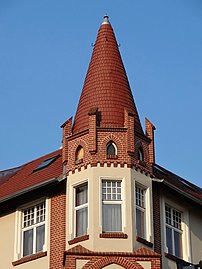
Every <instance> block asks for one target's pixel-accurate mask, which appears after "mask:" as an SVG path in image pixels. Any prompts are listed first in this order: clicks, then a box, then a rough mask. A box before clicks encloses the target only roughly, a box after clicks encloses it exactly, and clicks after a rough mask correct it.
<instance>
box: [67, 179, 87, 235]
mask: <svg viewBox="0 0 202 269" xmlns="http://www.w3.org/2000/svg"><path fill="white" fill-rule="evenodd" d="M85 184H87V195H88V199H87V200H88V202H87V203H85V204H82V205H79V206H77V207H76V189H77V188H79V187H80V186H82V185H85ZM71 189H72V191H71V192H72V194H73V195H72V198H73V201H72V205H73V207H72V209H73V210H72V220H73V238H76V237H79V236H77V234H76V211H77V210H79V209H81V208H85V207H87V210H88V216H87V229H86V234H85V235H87V234H88V229H89V181H88V180H83V181H80V182H78V183H76V184H74V185H72V186H71ZM70 212H71V211H70ZM70 230H71V234H72V228H71V227H70ZM80 236H82V235H80Z"/></svg>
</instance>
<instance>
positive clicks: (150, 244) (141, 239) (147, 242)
mask: <svg viewBox="0 0 202 269" xmlns="http://www.w3.org/2000/svg"><path fill="white" fill-rule="evenodd" d="M136 241H138V242H140V243H142V244H144V245H146V246H147V247H150V248H152V247H153V243H151V242H149V241H147V240H146V239H144V238H142V237H139V236H136Z"/></svg>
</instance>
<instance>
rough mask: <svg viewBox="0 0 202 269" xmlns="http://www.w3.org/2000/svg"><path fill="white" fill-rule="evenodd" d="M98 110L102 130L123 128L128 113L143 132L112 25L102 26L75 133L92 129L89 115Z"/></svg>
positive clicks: (81, 100)
mask: <svg viewBox="0 0 202 269" xmlns="http://www.w3.org/2000/svg"><path fill="white" fill-rule="evenodd" d="M95 106H96V107H98V121H97V126H99V127H123V126H124V110H125V109H127V111H128V112H131V113H133V114H134V115H135V125H136V129H137V130H138V131H139V132H140V133H143V131H142V127H141V124H140V120H139V116H138V113H137V110H136V107H135V103H134V100H133V96H132V92H131V89H130V86H129V82H128V78H127V75H126V72H125V68H124V66H123V62H122V59H121V56H120V52H119V48H118V44H117V42H116V38H115V35H114V32H113V29H112V27H111V25H110V24H102V25H101V27H100V29H99V32H98V36H97V39H96V42H95V45H94V50H93V54H92V58H91V61H90V65H89V68H88V72H87V75H86V79H85V82H84V86H83V90H82V93H81V97H80V100H79V105H78V108H77V112H76V116H75V121H74V126H73V133H74V134H75V133H78V132H80V131H83V130H85V129H87V128H88V113H89V110H91V109H92V108H94V107H95Z"/></svg>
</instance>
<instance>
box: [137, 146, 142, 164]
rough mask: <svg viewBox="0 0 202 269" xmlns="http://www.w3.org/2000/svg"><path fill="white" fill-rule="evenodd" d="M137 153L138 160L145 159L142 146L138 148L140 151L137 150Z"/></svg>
mask: <svg viewBox="0 0 202 269" xmlns="http://www.w3.org/2000/svg"><path fill="white" fill-rule="evenodd" d="M137 154H138V160H140V161H142V162H143V161H144V153H143V149H142V147H140V148H139V149H138V152H137Z"/></svg>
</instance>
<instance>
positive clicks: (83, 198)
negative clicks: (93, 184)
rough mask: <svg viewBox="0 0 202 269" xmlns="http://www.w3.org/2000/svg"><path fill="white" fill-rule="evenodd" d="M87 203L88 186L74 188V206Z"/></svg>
mask: <svg viewBox="0 0 202 269" xmlns="http://www.w3.org/2000/svg"><path fill="white" fill-rule="evenodd" d="M86 203H88V184H85V185H82V186H80V187H78V188H76V206H79V205H83V204H86Z"/></svg>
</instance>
